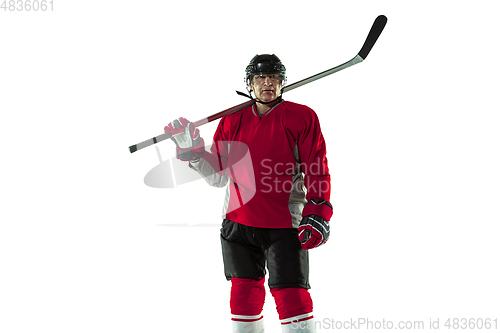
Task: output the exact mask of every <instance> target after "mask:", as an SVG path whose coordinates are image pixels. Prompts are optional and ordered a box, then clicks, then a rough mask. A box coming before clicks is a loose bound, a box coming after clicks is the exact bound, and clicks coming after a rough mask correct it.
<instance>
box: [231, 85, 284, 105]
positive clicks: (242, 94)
mask: <svg viewBox="0 0 500 333" xmlns="http://www.w3.org/2000/svg"><path fill="white" fill-rule="evenodd" d="M247 91H248V95H247V94H245V93H242V92H241V91H238V90H236V93H237V94H238V95H241V96H245V97H248V98H250V99H251V100H253V101H255V102H256V103H260V104H271V103H273V102H276V101H277V100H280V99H281V96H282V95H283V90H280V95H279V96H278V97H276V98H275V99H273V100H272V101H270V102H262V101H261V100H258V99H257V98H253V97H252V91H251V90H248V88H247Z"/></svg>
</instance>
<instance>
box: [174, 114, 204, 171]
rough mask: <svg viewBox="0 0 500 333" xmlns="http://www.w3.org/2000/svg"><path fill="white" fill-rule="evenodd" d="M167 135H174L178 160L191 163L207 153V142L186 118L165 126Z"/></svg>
mask: <svg viewBox="0 0 500 333" xmlns="http://www.w3.org/2000/svg"><path fill="white" fill-rule="evenodd" d="M165 133H171V134H172V138H171V139H172V141H174V142H175V144H176V146H177V155H176V156H177V158H178V159H180V160H181V161H191V160H192V159H194V158H196V157H199V156H200V155H201V154H203V152H204V151H205V141H204V140H203V138H202V137H201V136H200V130H199V129H198V128H196V126H194V124H193V123H192V122H190V121H189V120H187V119H186V118H182V117H181V118H179V119H175V120H174V121H172V122H171V123H170V124H168V125H167V126H165Z"/></svg>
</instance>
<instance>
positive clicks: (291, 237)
mask: <svg viewBox="0 0 500 333" xmlns="http://www.w3.org/2000/svg"><path fill="white" fill-rule="evenodd" d="M221 243H222V258H223V260H224V273H225V275H226V279H228V280H230V279H231V278H233V277H236V278H247V279H258V278H262V277H264V276H265V274H266V269H265V267H266V263H267V270H268V271H269V281H268V283H269V289H273V288H286V287H295V288H305V289H309V288H311V287H310V285H309V253H308V252H307V250H303V249H302V247H301V246H300V242H299V239H298V232H297V229H295V228H286V229H268V228H255V227H249V226H246V225H243V224H240V223H236V222H233V221H230V220H224V221H223V222H222V228H221Z"/></svg>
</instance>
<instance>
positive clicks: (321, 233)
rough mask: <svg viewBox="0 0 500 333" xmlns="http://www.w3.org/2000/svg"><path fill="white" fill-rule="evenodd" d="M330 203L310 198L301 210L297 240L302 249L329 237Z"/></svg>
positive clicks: (320, 242) (318, 243)
mask: <svg viewBox="0 0 500 333" xmlns="http://www.w3.org/2000/svg"><path fill="white" fill-rule="evenodd" d="M332 215H333V208H332V205H331V204H330V203H329V202H328V201H326V200H317V199H311V200H310V201H309V202H308V203H307V204H306V206H305V207H304V210H303V211H302V221H301V222H300V225H299V228H298V231H299V241H300V245H301V246H302V248H303V249H304V250H310V249H313V248H315V247H318V246H320V245H323V244H325V243H326V241H327V240H328V238H329V237H330V222H329V220H330V218H331V217H332Z"/></svg>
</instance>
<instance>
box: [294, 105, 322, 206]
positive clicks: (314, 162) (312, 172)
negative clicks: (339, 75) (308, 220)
mask: <svg viewBox="0 0 500 333" xmlns="http://www.w3.org/2000/svg"><path fill="white" fill-rule="evenodd" d="M304 118H305V119H302V121H301V123H300V125H299V130H298V138H297V139H298V140H297V146H298V150H299V156H300V166H301V169H302V172H304V174H305V179H304V185H305V187H306V189H307V196H306V199H307V201H309V200H311V199H313V198H314V199H319V200H327V201H328V202H329V201H330V172H329V169H328V160H327V158H326V144H325V139H324V138H323V134H322V132H321V127H320V123H319V119H318V116H317V115H316V113H315V112H314V111H313V110H311V109H309V108H308V109H307V111H306V112H305V117H304Z"/></svg>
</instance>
